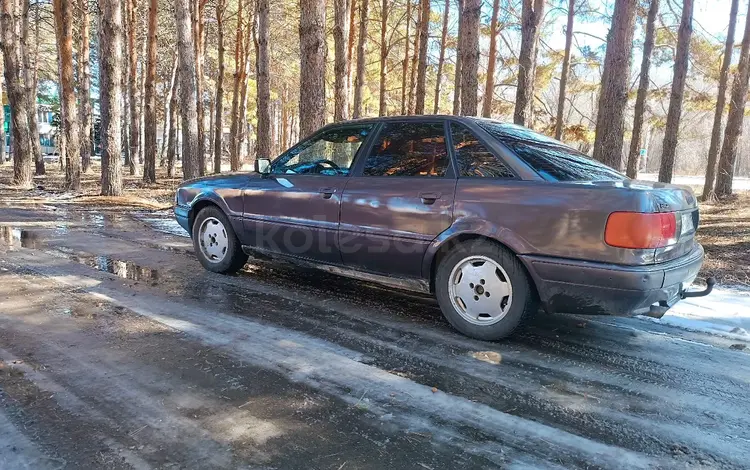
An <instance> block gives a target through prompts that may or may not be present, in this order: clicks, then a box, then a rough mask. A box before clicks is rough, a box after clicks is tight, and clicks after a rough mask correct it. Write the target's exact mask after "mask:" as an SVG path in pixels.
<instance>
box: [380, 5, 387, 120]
mask: <svg viewBox="0 0 750 470" xmlns="http://www.w3.org/2000/svg"><path fill="white" fill-rule="evenodd" d="M389 8H390V7H389V5H388V0H383V3H382V6H381V8H380V10H381V11H380V101H379V106H378V115H379V116H386V115H388V104H387V102H386V89H385V87H386V84H385V80H386V76H387V73H388V44H386V31H387V29H388V9H389Z"/></svg>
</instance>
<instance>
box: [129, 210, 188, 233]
mask: <svg viewBox="0 0 750 470" xmlns="http://www.w3.org/2000/svg"><path fill="white" fill-rule="evenodd" d="M133 218H135V219H136V220H138V221H139V222H143V223H144V224H146V225H148V226H149V228H151V230H154V231H155V232H161V233H166V234H169V235H177V236H178V237H184V238H190V234H188V233H187V232H186V231H185V229H184V228H182V227H181V226H180V224H178V223H177V220H175V218H174V215H172V213H171V212H170V213H168V214H160V213H154V212H134V213H133Z"/></svg>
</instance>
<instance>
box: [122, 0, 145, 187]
mask: <svg viewBox="0 0 750 470" xmlns="http://www.w3.org/2000/svg"><path fill="white" fill-rule="evenodd" d="M125 1H126V2H128V24H127V28H128V62H129V66H128V95H129V97H130V102H129V104H130V129H129V130H128V134H129V137H130V158H129V159H128V160H129V161H128V163H129V165H128V166H129V167H130V174H131V175H135V174H137V172H138V155H139V154H140V152H141V148H140V147H141V116H140V114H139V113H138V101H139V97H138V88H139V87H138V47H137V41H136V39H137V34H136V28H137V24H138V12H137V8H138V6H137V1H138V0H125Z"/></svg>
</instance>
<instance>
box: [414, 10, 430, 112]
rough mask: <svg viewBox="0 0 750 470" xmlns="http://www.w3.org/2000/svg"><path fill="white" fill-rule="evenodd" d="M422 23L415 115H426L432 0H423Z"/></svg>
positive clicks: (420, 26) (420, 27)
mask: <svg viewBox="0 0 750 470" xmlns="http://www.w3.org/2000/svg"><path fill="white" fill-rule="evenodd" d="M421 16H422V21H421V22H420V24H419V36H420V37H421V38H422V39H421V41H420V42H419V66H418V68H417V100H416V101H417V102H416V104H415V106H414V114H424V97H425V95H426V94H427V90H426V86H425V85H426V81H427V38H428V37H429V34H430V0H421Z"/></svg>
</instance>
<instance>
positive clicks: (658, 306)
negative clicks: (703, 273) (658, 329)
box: [644, 277, 716, 318]
mask: <svg viewBox="0 0 750 470" xmlns="http://www.w3.org/2000/svg"><path fill="white" fill-rule="evenodd" d="M715 284H716V279H714V278H713V277H709V278H708V279H706V288H705V289H703V290H699V291H692V292H688V291H682V292H680V298H681V299H687V298H690V297H705V296H707V295H708V294H710V293H711V291H712V290H713V289H714V285H715ZM673 305H674V304H673ZM670 307H671V305H669V304H668V303H667V302H664V301H661V302H658V303H655V304H653V305H651V307H649V310H648V313H645V314H644V315H645V316H647V317H651V318H661V317H663V316H664V314H665V313H667V310H669V309H670Z"/></svg>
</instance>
